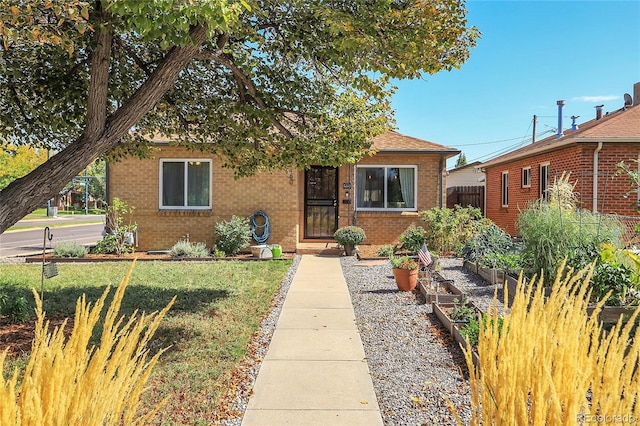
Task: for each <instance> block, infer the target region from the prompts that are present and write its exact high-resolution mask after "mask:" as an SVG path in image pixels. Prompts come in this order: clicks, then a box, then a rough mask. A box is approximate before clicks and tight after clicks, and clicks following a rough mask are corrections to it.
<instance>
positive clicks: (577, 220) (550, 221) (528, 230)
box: [517, 202, 624, 285]
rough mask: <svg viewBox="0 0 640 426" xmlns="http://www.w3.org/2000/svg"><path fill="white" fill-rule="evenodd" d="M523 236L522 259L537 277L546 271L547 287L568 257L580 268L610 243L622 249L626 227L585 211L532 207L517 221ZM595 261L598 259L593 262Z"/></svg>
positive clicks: (545, 206)
mask: <svg viewBox="0 0 640 426" xmlns="http://www.w3.org/2000/svg"><path fill="white" fill-rule="evenodd" d="M517 225H518V230H519V232H520V235H521V236H522V243H523V248H522V259H523V262H524V264H525V266H526V267H527V268H530V269H531V270H532V271H533V272H534V273H539V272H540V271H544V275H545V285H550V284H551V282H552V280H551V277H555V275H556V269H557V267H558V266H559V265H560V263H561V262H562V261H563V260H564V259H565V257H570V259H571V260H572V261H573V262H575V263H576V264H570V266H574V267H581V266H583V265H584V264H585V263H588V262H587V260H588V258H589V256H591V255H592V254H593V253H597V252H598V250H599V249H598V246H599V245H600V243H603V242H610V243H612V244H613V245H614V246H616V247H620V246H621V236H622V235H623V234H624V225H622V224H621V223H620V222H619V221H617V220H615V219H612V218H609V217H605V216H601V215H595V214H593V213H591V212H589V211H586V210H578V211H573V210H564V209H561V208H558V207H557V206H556V207H554V206H552V205H550V204H549V203H546V202H536V203H532V204H530V205H529V206H528V207H527V208H526V209H525V210H524V211H523V212H521V213H520V215H519V217H518V222H517ZM591 260H595V259H593V258H592V259H591Z"/></svg>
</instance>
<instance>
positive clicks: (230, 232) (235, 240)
mask: <svg viewBox="0 0 640 426" xmlns="http://www.w3.org/2000/svg"><path fill="white" fill-rule="evenodd" d="M250 242H251V228H250V227H249V219H247V218H242V217H239V216H235V215H234V216H232V217H231V219H230V220H228V221H224V220H223V221H221V222H218V223H216V247H217V248H218V249H219V250H222V251H223V252H224V253H225V254H226V255H234V254H236V253H239V252H240V250H242V249H244V248H246V247H248V246H249V243H250Z"/></svg>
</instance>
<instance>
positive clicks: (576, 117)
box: [571, 115, 580, 132]
mask: <svg viewBox="0 0 640 426" xmlns="http://www.w3.org/2000/svg"><path fill="white" fill-rule="evenodd" d="M578 118H580V116H579V115H572V116H571V130H573V131H574V132H575V131H576V130H578V125H577V124H576V120H577V119H578Z"/></svg>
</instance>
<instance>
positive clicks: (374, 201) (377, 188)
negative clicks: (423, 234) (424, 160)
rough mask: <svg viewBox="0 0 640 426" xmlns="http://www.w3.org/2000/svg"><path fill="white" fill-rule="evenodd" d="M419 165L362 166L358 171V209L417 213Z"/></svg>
mask: <svg viewBox="0 0 640 426" xmlns="http://www.w3.org/2000/svg"><path fill="white" fill-rule="evenodd" d="M417 175H418V173H417V167H416V166H359V167H357V168H356V194H355V195H356V208H357V209H358V210H364V211H367V210H370V211H375V210H398V211H416V210H417V208H416V206H417V200H416V194H417V177H418V176H417Z"/></svg>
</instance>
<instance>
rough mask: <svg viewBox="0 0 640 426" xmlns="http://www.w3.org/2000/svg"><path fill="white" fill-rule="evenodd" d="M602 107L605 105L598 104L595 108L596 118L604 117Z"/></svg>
mask: <svg viewBox="0 0 640 426" xmlns="http://www.w3.org/2000/svg"><path fill="white" fill-rule="evenodd" d="M602 107H604V105H596V106H595V109H596V120H600V119H601V118H602Z"/></svg>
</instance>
